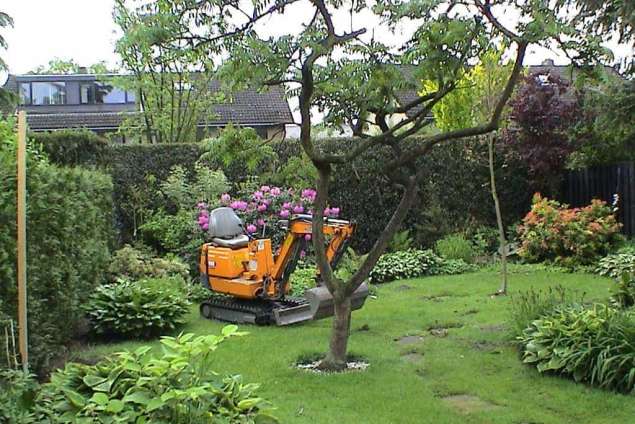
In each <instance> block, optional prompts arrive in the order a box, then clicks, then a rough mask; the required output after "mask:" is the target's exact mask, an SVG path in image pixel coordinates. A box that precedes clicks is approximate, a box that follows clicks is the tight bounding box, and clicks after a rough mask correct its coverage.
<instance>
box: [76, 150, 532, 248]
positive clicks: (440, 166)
mask: <svg viewBox="0 0 635 424" xmlns="http://www.w3.org/2000/svg"><path fill="white" fill-rule="evenodd" d="M356 141H357V140H356V139H352V138H344V139H330V140H323V141H320V144H321V146H322V148H324V149H327V150H333V149H334V148H336V147H337V149H338V150H346V149H347V148H349V147H350V146H352V145H353V144H354V143H356ZM273 147H274V150H275V151H276V153H277V160H276V161H275V164H267V167H268V168H269V169H268V170H269V171H271V168H272V167H273V168H276V169H279V168H280V167H281V166H282V165H284V163H286V161H287V160H288V159H289V158H291V157H296V156H298V155H299V154H300V152H301V147H300V145H299V142H298V141H297V140H285V141H282V142H277V143H274V144H273ZM484 149H485V146H482V145H480V144H479V143H476V142H474V141H469V140H468V141H455V142H452V143H448V144H444V145H440V146H437V147H435V148H434V149H433V150H432V151H431V152H430V154H429V155H427V156H426V157H424V158H421V159H420V160H419V161H417V166H418V167H420V168H423V169H424V170H425V172H424V178H423V183H422V187H421V189H422V192H421V196H420V199H419V202H418V203H417V204H416V205H415V207H414V208H413V210H412V211H411V213H410V214H409V216H408V218H407V221H406V224H405V225H406V226H407V227H408V228H413V231H411V234H413V235H414V236H415V237H416V239H417V240H416V242H417V245H419V246H423V247H431V246H432V245H433V243H434V242H435V241H436V240H437V239H439V238H441V237H442V236H444V235H446V234H448V233H452V232H455V231H457V230H460V229H462V228H465V227H467V226H468V225H471V224H486V225H494V224H495V216H494V209H493V206H492V200H491V195H490V192H489V186H488V182H489V174H488V170H487V162H486V160H485V158H486V151H485V150H484ZM201 153H202V148H201V146H200V145H199V144H195V143H191V144H189V143H183V144H155V145H110V146H109V148H108V149H107V153H106V154H105V155H104V157H103V158H102V159H101V164H102V165H103V166H104V167H106V168H107V169H108V172H109V173H110V174H111V175H112V177H113V183H114V187H115V188H114V200H115V204H116V208H117V209H116V218H117V227H118V230H119V234H120V237H121V240H120V241H121V242H127V241H130V240H131V239H132V238H133V237H132V233H133V228H134V220H135V216H134V215H135V213H138V212H135V211H134V210H133V208H132V207H131V205H132V204H133V203H135V202H136V203H137V204H138V203H139V198H140V197H143V196H145V197H146V199H141V202H142V203H143V202H145V204H147V208H148V209H154V208H157V207H158V206H161V199H159V198H157V197H156V196H153V195H152V194H150V195H148V192H152V190H151V189H152V186H153V185H155V186H156V184H157V183H158V182H160V181H162V180H163V179H164V178H165V177H166V176H167V175H168V173H169V170H170V168H171V167H173V166H175V165H181V166H183V167H184V168H185V169H188V170H191V169H192V168H193V166H194V163H195V162H196V160H197V159H198V157H199V156H200V154H201ZM388 153H389V152H387V151H385V150H384V149H382V148H378V149H373V150H372V151H371V152H368V153H366V154H364V155H363V156H362V157H360V158H359V159H358V160H356V161H355V162H353V163H349V164H346V165H341V166H338V167H336V169H335V171H334V173H333V177H334V181H333V183H332V185H331V193H330V194H331V199H332V203H333V204H334V205H338V206H340V207H341V208H342V211H343V215H344V216H345V217H347V218H349V219H353V220H355V221H357V222H358V223H359V224H360V225H358V227H357V235H356V237H355V241H354V243H353V247H354V248H355V249H359V250H367V249H369V248H370V246H372V243H373V242H374V240H375V239H376V237H377V235H378V234H379V232H380V231H381V230H382V228H383V226H384V225H385V223H386V222H387V220H388V219H389V217H390V215H391V213H392V211H393V208H394V207H395V205H396V204H397V203H398V201H399V197H400V196H399V192H397V191H396V190H395V189H394V187H393V186H392V185H391V183H390V182H389V181H388V180H387V179H386V178H385V177H383V176H382V175H381V173H380V168H381V165H382V164H383V163H384V161H385V158H386V157H388V156H387V154H388ZM88 163H91V162H90V161H89V162H88ZM501 165H502V164H501V163H499V164H497V169H498V178H499V179H498V187H499V191H500V193H499V196H500V198H501V202H502V205H503V213H504V215H505V221H506V223H508V224H511V223H513V222H516V221H518V220H520V219H521V218H522V216H523V215H524V213H525V212H526V211H527V209H528V207H529V205H530V200H531V193H530V192H529V188H528V185H527V179H526V174H525V172H524V167H522V166H508V167H502V166H501ZM224 172H225V174H226V175H227V177H228V178H229V180H230V181H233V182H236V181H242V180H244V179H245V178H246V177H247V171H246V169H245V168H244V167H241V166H240V164H234V165H232V166H231V167H230V168H229V169H224ZM148 175H153V176H154V178H151V179H150V180H148V179H147V176H148ZM263 182H265V181H263ZM144 190H145V194H144V193H143V191H144ZM135 198H136V200H135Z"/></svg>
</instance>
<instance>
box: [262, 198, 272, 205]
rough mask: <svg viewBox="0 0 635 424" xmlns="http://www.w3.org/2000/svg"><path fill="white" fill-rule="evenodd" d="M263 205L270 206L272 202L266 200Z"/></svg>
mask: <svg viewBox="0 0 635 424" xmlns="http://www.w3.org/2000/svg"><path fill="white" fill-rule="evenodd" d="M262 203H264V204H265V205H267V206H269V205H270V204H271V200H269V199H265V200H263V201H262Z"/></svg>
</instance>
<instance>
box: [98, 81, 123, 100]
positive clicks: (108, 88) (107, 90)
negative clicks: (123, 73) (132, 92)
mask: <svg viewBox="0 0 635 424" xmlns="http://www.w3.org/2000/svg"><path fill="white" fill-rule="evenodd" d="M95 103H107V104H113V103H126V92H125V91H124V90H122V89H120V88H117V87H114V86H113V85H111V84H106V83H103V82H96V83H95Z"/></svg>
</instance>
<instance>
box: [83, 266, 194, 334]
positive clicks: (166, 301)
mask: <svg viewBox="0 0 635 424" xmlns="http://www.w3.org/2000/svg"><path fill="white" fill-rule="evenodd" d="M188 307H189V302H188V299H187V293H186V291H185V289H184V282H183V280H182V279H181V278H175V277H173V278H163V279H145V280H140V281H134V282H133V281H128V280H123V281H119V282H117V283H114V284H108V285H103V286H100V287H98V288H97V289H95V292H94V293H93V294H92V295H91V296H90V298H89V300H88V302H87V304H86V305H85V306H84V309H85V311H86V314H87V315H88V318H89V319H90V323H91V329H92V331H93V333H94V334H96V335H98V336H102V337H114V338H150V337H155V336H159V335H162V334H165V333H169V332H171V331H174V330H175V329H176V328H178V327H179V326H180V325H182V324H183V323H184V322H185V315H186V314H187V313H188V311H189V308H188Z"/></svg>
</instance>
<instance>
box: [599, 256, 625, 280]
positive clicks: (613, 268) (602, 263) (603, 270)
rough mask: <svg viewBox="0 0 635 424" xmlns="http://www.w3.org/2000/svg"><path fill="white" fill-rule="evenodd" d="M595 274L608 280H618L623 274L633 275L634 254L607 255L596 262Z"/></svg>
mask: <svg viewBox="0 0 635 424" xmlns="http://www.w3.org/2000/svg"><path fill="white" fill-rule="evenodd" d="M595 272H597V273H598V274H600V275H603V276H605V277H610V278H620V277H621V276H622V274H624V273H635V253H627V252H624V253H614V254H612V255H607V256H605V257H603V258H602V259H600V260H599V261H598V265H597V267H596V268H595Z"/></svg>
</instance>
